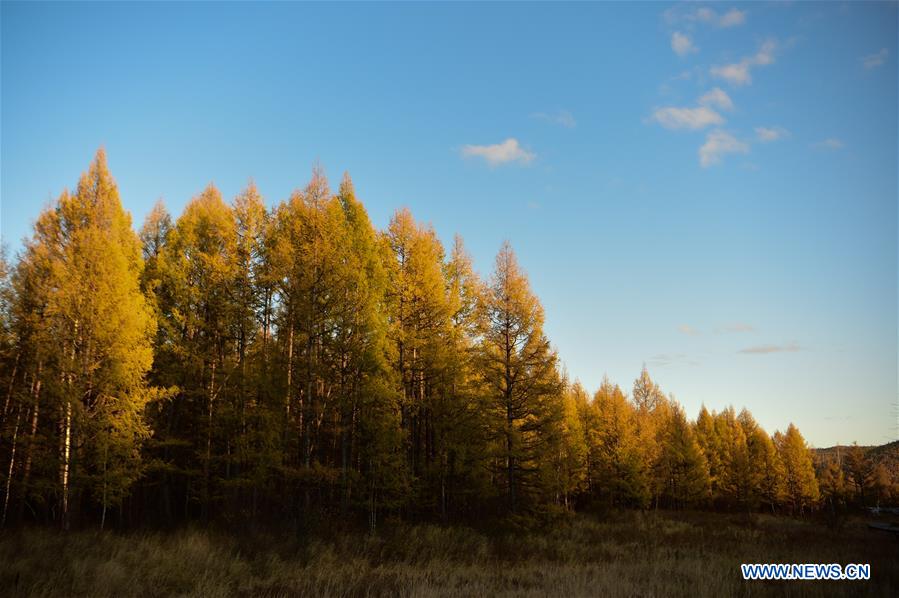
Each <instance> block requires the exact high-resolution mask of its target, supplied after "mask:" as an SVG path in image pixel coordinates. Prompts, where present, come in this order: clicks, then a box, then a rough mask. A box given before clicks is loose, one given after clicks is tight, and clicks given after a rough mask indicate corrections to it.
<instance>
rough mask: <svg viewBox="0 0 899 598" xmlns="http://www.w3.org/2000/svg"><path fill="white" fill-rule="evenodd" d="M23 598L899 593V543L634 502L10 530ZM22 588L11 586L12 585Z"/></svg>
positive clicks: (4, 570)
mask: <svg viewBox="0 0 899 598" xmlns="http://www.w3.org/2000/svg"><path fill="white" fill-rule="evenodd" d="M741 562H788V563H789V562H797V563H809V562H812V563H840V564H846V563H870V564H871V574H872V580H871V581H869V582H744V581H743V580H742V578H741V576H740V570H739V565H740V563H741ZM0 588H7V589H9V590H12V592H11V593H12V595H21V596H59V595H66V596H77V595H81V596H138V595H139V596H144V597H149V596H169V595H184V596H210V597H213V596H234V595H239V596H299V595H303V596H380V595H399V596H430V595H439V596H472V595H508V596H538V595H556V596H588V595H603V596H634V595H640V596H663V595H664V596H670V595H679V596H688V595H689V596H706V595H707V596H723V595H747V596H752V595H759V594H773V593H777V594H778V595H783V594H786V595H797V596H798V595H834V594H844V595H859V594H861V595H866V594H867V595H876V596H881V595H882V596H890V595H896V594H897V592H899V542H897V541H896V540H895V539H894V538H892V537H891V536H889V535H887V534H881V533H878V532H872V531H869V530H868V529H866V527H865V526H864V524H863V522H861V521H852V522H850V523H849V524H848V525H846V526H845V527H843V528H842V529H840V530H832V529H829V528H826V527H823V526H821V525H819V524H816V523H811V522H806V521H796V520H791V519H783V518H774V517H767V516H759V517H753V518H751V519H747V518H746V517H745V516H742V517H739V516H730V515H720V514H708V513H676V514H675V513H639V512H627V513H620V514H616V515H613V516H611V517H609V518H607V519H605V520H596V519H593V518H591V517H588V516H577V517H574V518H572V519H570V520H568V521H564V522H561V523H558V524H555V525H553V526H551V527H549V528H546V529H542V530H534V531H530V532H517V533H514V534H498V535H487V534H484V533H482V532H479V531H477V530H474V529H470V528H465V527H439V526H436V525H405V524H398V525H396V526H386V525H385V526H384V529H382V530H381V532H380V533H379V534H378V535H376V536H369V535H365V534H356V533H340V534H337V535H335V536H334V537H319V538H315V539H308V540H307V541H304V542H299V541H297V540H295V539H293V538H291V539H286V538H283V537H274V536H264V535H254V536H244V537H240V538H238V537H232V536H228V535H223V534H221V533H216V532H208V531H202V530H184V531H179V532H174V533H168V534H166V533H141V534H125V535H119V534H112V533H105V534H100V533H96V532H88V531H85V532H78V533H72V534H69V535H62V534H60V533H57V532H53V531H48V530H41V529H33V530H24V531H21V532H13V533H5V534H4V535H3V536H0ZM4 593H5V594H6V595H9V594H8V593H7V591H4Z"/></svg>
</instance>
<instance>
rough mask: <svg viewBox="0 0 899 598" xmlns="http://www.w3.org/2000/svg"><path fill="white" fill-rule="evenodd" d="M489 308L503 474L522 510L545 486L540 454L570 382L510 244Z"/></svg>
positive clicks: (486, 373) (486, 337)
mask: <svg viewBox="0 0 899 598" xmlns="http://www.w3.org/2000/svg"><path fill="white" fill-rule="evenodd" d="M485 307H486V320H485V323H484V330H483V332H482V334H481V339H482V340H481V343H480V351H479V360H478V361H479V369H480V373H481V376H482V379H483V382H484V384H485V385H486V389H485V392H487V393H489V396H490V398H491V405H490V407H491V412H492V416H493V418H492V419H493V421H492V422H491V424H492V426H493V439H494V442H495V451H496V458H497V464H498V465H499V466H500V469H499V472H498V473H500V472H501V473H500V475H501V479H503V484H502V486H503V489H504V491H505V494H506V497H507V500H508V508H509V510H510V511H511V512H513V513H515V512H517V511H518V510H519V509H520V508H521V507H523V506H526V505H527V504H528V502H529V501H530V500H532V499H533V495H534V494H535V492H536V490H537V483H538V480H537V479H536V477H537V473H538V469H539V462H538V457H539V455H540V453H541V452H542V451H543V450H544V449H545V443H546V440H547V439H546V436H545V433H547V432H549V431H550V429H551V428H552V427H553V426H556V425H557V424H558V420H559V418H560V417H561V410H560V409H559V408H558V406H559V403H560V399H561V392H562V390H563V385H562V381H561V378H560V376H559V372H558V357H557V355H556V353H555V351H554V350H553V349H552V348H551V346H550V344H549V340H548V339H547V338H546V335H545V334H544V333H543V319H544V315H543V307H542V306H541V305H540V302H539V301H538V299H537V297H536V296H534V294H533V292H532V291H531V288H530V284H529V282H528V279H527V276H526V275H525V274H524V272H522V270H521V268H520V267H519V265H518V260H517V259H516V257H515V253H514V252H513V251H512V247H511V246H510V245H509V243H504V244H503V246H502V248H501V249H500V251H499V254H498V255H497V256H496V266H495V269H494V272H493V275H492V277H491V280H490V285H489V289H488V291H487V296H486V299H485Z"/></svg>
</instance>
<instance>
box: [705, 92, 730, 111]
mask: <svg viewBox="0 0 899 598" xmlns="http://www.w3.org/2000/svg"><path fill="white" fill-rule="evenodd" d="M699 103H700V104H702V105H703V106H717V107H718V108H720V109H721V110H733V109H734V103H733V100H731V99H730V96H729V95H727V94H726V93H725V92H724V90H722V89H721V88H720V87H716V88H714V89H712V90H711V91H708V92H706V93H705V94H703V96H702V97H701V98H699Z"/></svg>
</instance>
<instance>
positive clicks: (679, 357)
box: [646, 353, 700, 367]
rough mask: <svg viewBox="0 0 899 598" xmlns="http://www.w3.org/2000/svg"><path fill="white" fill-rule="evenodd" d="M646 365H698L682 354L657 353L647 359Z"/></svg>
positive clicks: (695, 361) (694, 360)
mask: <svg viewBox="0 0 899 598" xmlns="http://www.w3.org/2000/svg"><path fill="white" fill-rule="evenodd" d="M646 363H647V364H648V365H651V366H654V367H665V366H669V365H674V364H678V363H683V364H686V365H694V366H696V365H700V363H699V362H698V361H697V360H696V359H693V358H691V357H690V356H689V355H686V354H684V353H659V354H657V355H653V356H652V357H650V358H649V359H647V360H646Z"/></svg>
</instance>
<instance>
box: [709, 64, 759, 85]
mask: <svg viewBox="0 0 899 598" xmlns="http://www.w3.org/2000/svg"><path fill="white" fill-rule="evenodd" d="M710 72H711V73H712V76H713V77H718V78H719V79H724V80H725V81H727V82H728V83H730V84H732V85H746V84H747V83H750V82H751V81H752V76H751V75H750V74H749V65H748V64H747V63H745V62H739V63H734V64H725V65H724V66H713V67H712V69H711V71H710Z"/></svg>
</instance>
